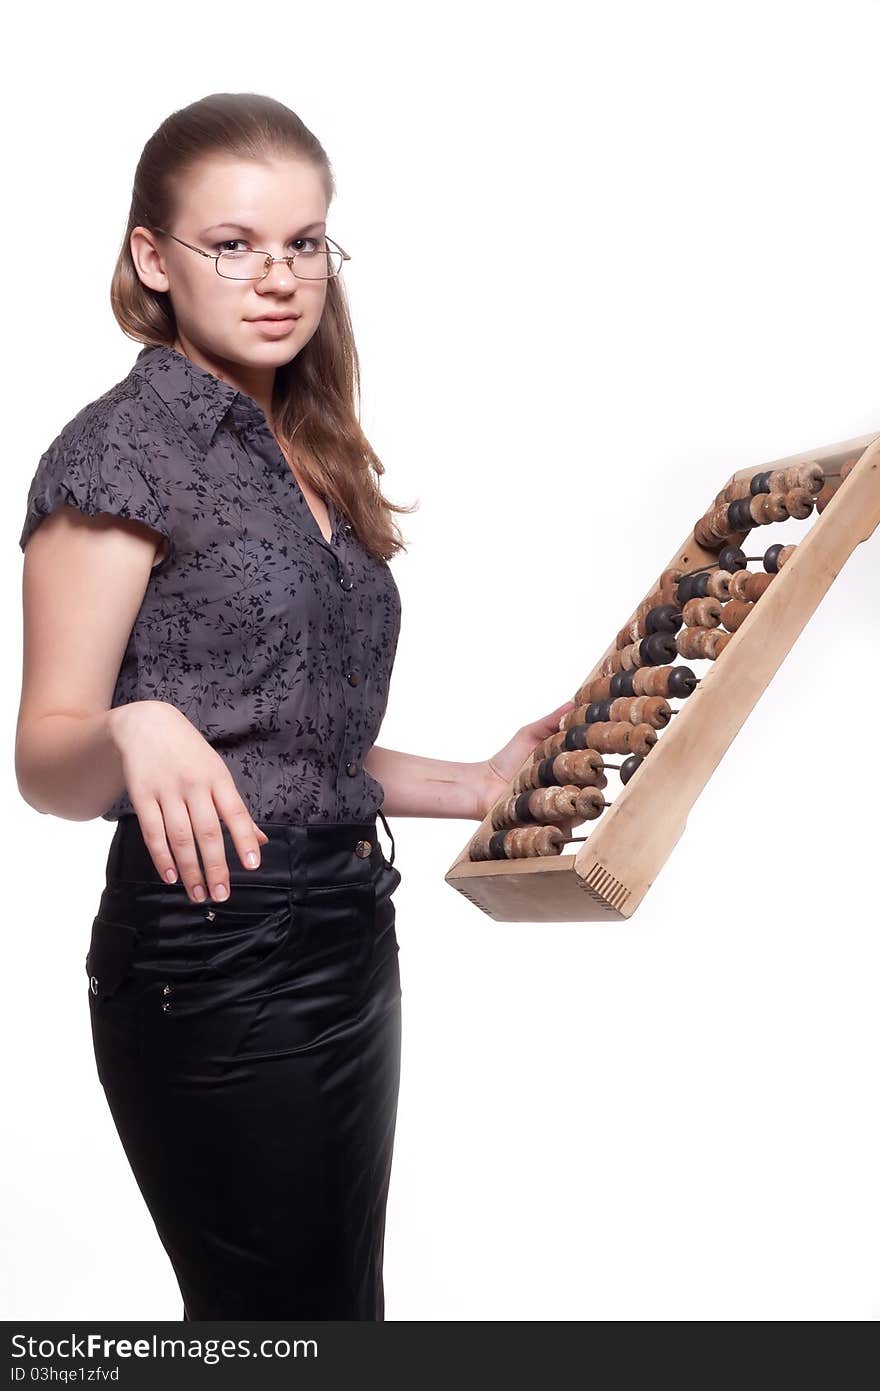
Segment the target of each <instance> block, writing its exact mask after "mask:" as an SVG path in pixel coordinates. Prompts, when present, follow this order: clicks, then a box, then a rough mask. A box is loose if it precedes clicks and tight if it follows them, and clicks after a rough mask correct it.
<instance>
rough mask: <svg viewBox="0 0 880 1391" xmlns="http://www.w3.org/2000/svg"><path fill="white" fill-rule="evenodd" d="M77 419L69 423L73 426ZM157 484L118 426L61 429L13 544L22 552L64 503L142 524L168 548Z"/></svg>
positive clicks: (38, 473)
mask: <svg viewBox="0 0 880 1391" xmlns="http://www.w3.org/2000/svg"><path fill="white" fill-rule="evenodd" d="M79 423H80V422H79V418H77V420H76V421H74V422H72V426H76V425H78V424H79ZM158 482H159V480H157V479H155V478H152V477H151V476H150V474H149V471H148V470H147V469H146V468H145V467H144V464H143V459H142V455H141V452H140V451H139V449H138V447H137V445H136V443H135V441H134V440H133V439H132V438H127V437H126V433H125V432H123V431H120V430H119V429H118V428H107V427H106V426H105V427H103V428H101V429H99V430H96V429H95V428H91V429H85V430H84V429H82V428H79V429H75V428H72V427H71V426H67V427H65V429H64V430H62V432H61V434H60V435H59V436H58V438H57V439H56V440H54V441H53V442H52V444H51V445H50V446H49V448H48V449H47V450H46V452H45V454H43V456H42V458H41V459H40V462H39V464H38V465H37V470H36V473H35V474H34V476H33V479H32V480H31V485H30V489H29V492H28V498H27V508H26V513H25V519H24V525H23V527H22V530H21V535H20V537H19V541H18V544H19V546H20V547H21V549H22V550H24V548H25V546H26V545H27V542H28V540H29V538H30V536H31V535H32V533H33V532H34V531H35V530H36V528H37V527H38V526H39V524H40V522H41V521H42V520H43V518H44V517H47V516H48V515H49V513H50V512H53V511H54V510H55V509H56V508H57V507H61V506H63V505H65V504H67V505H69V506H71V507H76V508H78V509H79V511H80V512H84V513H86V514H87V515H88V516H90V517H93V516H96V515H97V514H98V513H99V512H109V513H112V514H113V515H114V516H117V517H128V518H130V519H131V520H133V521H138V522H144V523H145V524H146V525H147V526H150V527H152V528H153V530H154V531H157V532H159V533H160V534H161V535H162V536H164V537H166V538H167V540H168V543H169V548H168V554H169V555H170V551H171V546H172V544H173V538H172V528H171V525H170V522H169V517H168V509H167V507H166V506H165V504H164V503H163V502H162V500H161V496H160V491H159V487H158Z"/></svg>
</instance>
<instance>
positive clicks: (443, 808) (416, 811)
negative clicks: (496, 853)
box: [363, 745, 486, 821]
mask: <svg viewBox="0 0 880 1391" xmlns="http://www.w3.org/2000/svg"><path fill="white" fill-rule="evenodd" d="M363 766H364V768H365V769H366V771H367V772H368V773H369V774H370V776H371V777H374V778H376V779H377V780H378V781H379V782H380V783H381V784H382V786H383V788H384V789H385V799H384V801H383V802H382V811H383V813H384V814H385V816H436V817H440V816H449V817H457V818H460V819H465V820H466V819H468V818H471V819H473V820H476V821H481V820H482V818H483V813H482V812H481V811H479V810H478V807H479V804H480V798H481V795H482V789H483V787H484V786H485V770H486V765H485V763H455V762H450V761H449V760H447V759H444V758H424V757H423V756H422V755H421V754H415V753H401V752H399V751H398V750H397V749H381V748H379V747H378V745H374V746H373V748H372V749H371V750H370V752H369V754H368V755H367V757H366V758H365V759H364V764H363Z"/></svg>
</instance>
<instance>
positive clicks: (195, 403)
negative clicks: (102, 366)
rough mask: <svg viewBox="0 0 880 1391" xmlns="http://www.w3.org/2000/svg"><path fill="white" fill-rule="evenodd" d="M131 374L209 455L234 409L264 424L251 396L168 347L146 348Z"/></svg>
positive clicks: (263, 414) (136, 361)
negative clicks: (221, 425)
mask: <svg viewBox="0 0 880 1391" xmlns="http://www.w3.org/2000/svg"><path fill="white" fill-rule="evenodd" d="M132 372H134V373H136V374H137V375H138V376H140V377H141V378H143V380H144V381H147V382H149V384H150V386H151V387H152V388H153V390H154V391H155V393H156V395H157V396H158V397H159V398H160V400H162V401H164V403H165V405H166V406H167V407H168V409H169V410H170V411H171V413H172V415H173V416H174V418H175V419H176V420H177V422H178V424H180V425H181V426H182V427H183V429H184V430H185V431H186V432H187V434H188V435H189V436H190V438H191V439H193V440H194V441H195V442H196V443H197V444H198V445H199V446H200V448H201V449H202V451H203V452H204V453H206V454H207V452H208V450H209V448H210V447H211V441H212V440H213V438H214V436H215V434H216V433H217V429H218V427H219V425H220V423H221V421H222V420H223V419H224V417H225V416H226V414H227V413H228V412H229V411H230V410H232V408H233V407H235V415H236V417H237V418H238V419H247V418H253V419H257V418H259V419H260V420H262V421H263V422H264V423H265V420H266V416H265V412H264V411H263V409H262V407H261V406H260V405H259V403H258V402H257V401H255V400H254V398H253V397H252V396H248V395H247V394H246V393H245V392H243V391H238V390H236V388H235V387H234V386H230V385H229V384H228V382H223V381H221V380H220V378H219V377H215V376H214V373H213V372H209V371H207V369H206V368H204V367H199V366H198V364H197V363H195V362H193V361H192V360H191V359H190V358H188V357H185V356H184V355H183V354H182V353H179V352H178V351H177V350H176V348H172V347H169V346H168V345H167V344H165V343H148V344H146V346H145V347H143V348H142V349H141V351H140V352H139V353H138V355H137V357H136V359H135V362H134V366H133V367H132Z"/></svg>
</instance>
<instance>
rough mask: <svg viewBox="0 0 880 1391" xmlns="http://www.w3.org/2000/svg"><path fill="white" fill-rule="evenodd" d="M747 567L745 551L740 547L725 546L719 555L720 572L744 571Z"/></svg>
mask: <svg viewBox="0 0 880 1391" xmlns="http://www.w3.org/2000/svg"><path fill="white" fill-rule="evenodd" d="M750 525H751V523H750ZM747 565H748V561H747V560H746V556H745V551H743V550H742V549H741V548H740V547H739V546H725V547H724V548H723V550H721V551H719V553H718V569H719V570H744V569H745V568H746V566H747Z"/></svg>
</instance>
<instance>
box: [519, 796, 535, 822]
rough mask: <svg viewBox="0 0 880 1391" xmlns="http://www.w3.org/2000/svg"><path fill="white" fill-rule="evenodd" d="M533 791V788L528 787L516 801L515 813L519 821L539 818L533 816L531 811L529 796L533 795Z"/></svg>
mask: <svg viewBox="0 0 880 1391" xmlns="http://www.w3.org/2000/svg"><path fill="white" fill-rule="evenodd" d="M532 791H533V789H532V788H528V789H527V790H526V791H525V792H520V794H519V796H518V797H517V799H516V801H515V802H514V804H513V814H514V816H515V817H516V819H517V821H523V822H528V821H536V820H537V817H535V816H533V815H532V813H531V812H530V811H529V798H530V797H531V795H532Z"/></svg>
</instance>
